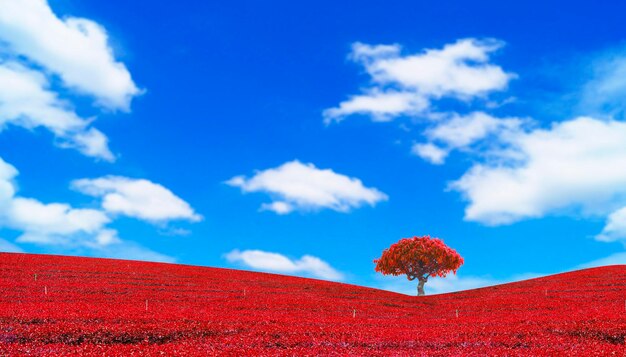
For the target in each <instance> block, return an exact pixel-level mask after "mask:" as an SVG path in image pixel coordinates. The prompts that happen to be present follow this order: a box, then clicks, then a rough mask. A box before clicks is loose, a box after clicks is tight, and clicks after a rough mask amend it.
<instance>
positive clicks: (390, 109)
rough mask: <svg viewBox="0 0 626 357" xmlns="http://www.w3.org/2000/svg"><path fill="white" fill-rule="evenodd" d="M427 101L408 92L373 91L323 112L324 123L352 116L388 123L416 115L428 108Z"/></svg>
mask: <svg viewBox="0 0 626 357" xmlns="http://www.w3.org/2000/svg"><path fill="white" fill-rule="evenodd" d="M429 105H430V103H429V101H428V100H427V99H426V98H425V97H423V96H420V95H416V94H415V93H409V92H397V91H386V92H383V91H381V90H379V89H373V90H371V91H369V92H368V93H366V94H360V95H355V96H352V97H351V98H350V99H349V100H347V101H344V102H341V103H339V107H337V108H330V109H326V110H325V111H324V114H323V115H324V123H326V124H330V123H332V122H333V121H341V120H342V119H343V118H344V117H345V116H348V115H352V114H362V115H370V116H371V118H372V120H373V121H377V122H385V121H390V120H392V119H393V118H394V117H396V116H399V115H418V114H419V113H422V112H423V111H424V110H426V109H427V108H428V106H429Z"/></svg>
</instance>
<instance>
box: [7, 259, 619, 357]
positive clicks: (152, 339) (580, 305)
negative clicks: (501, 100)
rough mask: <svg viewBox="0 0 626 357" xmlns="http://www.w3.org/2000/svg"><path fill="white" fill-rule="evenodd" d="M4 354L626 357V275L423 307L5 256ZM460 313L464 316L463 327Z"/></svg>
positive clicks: (257, 280)
mask: <svg viewBox="0 0 626 357" xmlns="http://www.w3.org/2000/svg"><path fill="white" fill-rule="evenodd" d="M0 292H1V294H0V355H1V356H4V355H21V354H33V355H63V354H83V355H84V354H91V355H103V356H104V355H106V356H111V355H130V354H134V355H160V354H166V355H215V354H220V355H221V354H226V355H233V356H235V355H237V356H239V355H319V354H323V355H347V354H352V355H526V356H527V355H546V356H548V355H549V356H553V355H579V356H592V355H611V354H615V355H619V356H623V355H626V347H625V345H624V342H625V338H626V266H610V267H603V268H595V269H588V270H582V271H576V272H572V273H565V274H560V275H554V276H550V277H545V278H539V279H533V280H527V281H523V282H518V283H512V284H506V285H500V286H495V287H490V288H483V289H477V290H471V291H465V292H460V293H454V294H444V295H436V296H426V297H421V298H417V297H411V296H405V295H400V294H394V293H391V292H386V291H380V290H375V289H369V288H363V287H358V286H352V285H345V284H338V283H331V282H324V281H319V280H311V279H303V278H295V277H287V276H280V275H271V274H262V273H253V272H245V271H236V270H228V269H216V268H202V267H193V266H183V265H171V264H157V263H141V262H132V261H123V260H108V259H92V258H73V257H59V256H45V255H27V254H8V253H0ZM457 311H458V317H457Z"/></svg>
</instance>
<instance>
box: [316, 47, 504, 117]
mask: <svg viewBox="0 0 626 357" xmlns="http://www.w3.org/2000/svg"><path fill="white" fill-rule="evenodd" d="M502 45H503V43H502V42H499V41H496V40H492V39H487V40H478V39H473V38H469V39H462V40H458V41H457V42H455V43H452V44H448V45H446V46H444V47H443V48H442V49H427V50H425V51H423V52H421V53H417V54H412V55H405V56H403V55H401V48H400V46H398V45H377V46H372V45H367V44H363V43H355V44H354V45H353V46H352V53H351V56H350V57H351V58H352V59H353V60H354V61H356V62H358V63H360V64H361V65H363V66H364V68H365V70H366V71H367V73H368V74H369V75H370V77H371V80H372V85H371V87H369V88H366V89H365V92H366V94H364V95H357V96H353V97H352V98H351V99H349V100H347V101H344V102H342V103H340V105H339V106H338V107H336V108H330V109H327V110H325V111H324V120H325V122H326V123H330V122H332V121H341V120H343V118H344V117H346V116H348V115H352V114H368V115H370V116H371V117H372V118H373V119H374V120H378V121H384V120H391V119H392V118H394V117H397V116H401V115H413V116H414V115H417V114H419V113H420V112H425V111H426V110H427V109H429V107H430V106H431V101H432V100H436V99H439V98H443V97H450V98H455V99H459V100H464V101H466V100H470V99H472V98H476V97H485V96H486V95H487V94H488V93H490V92H493V91H498V90H503V89H505V88H506V87H507V85H508V82H509V81H510V80H511V79H512V78H514V77H515V75H514V74H511V73H506V72H504V71H503V70H502V68H500V67H499V66H496V65H493V64H490V63H489V59H490V58H489V56H490V55H491V54H492V53H493V52H495V51H496V50H498V49H499V48H501V47H502Z"/></svg>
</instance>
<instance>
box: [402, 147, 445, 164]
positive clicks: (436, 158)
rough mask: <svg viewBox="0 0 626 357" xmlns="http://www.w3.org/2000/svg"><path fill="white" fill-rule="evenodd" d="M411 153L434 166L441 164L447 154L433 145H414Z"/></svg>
mask: <svg viewBox="0 0 626 357" xmlns="http://www.w3.org/2000/svg"><path fill="white" fill-rule="evenodd" d="M411 152H413V154H415V155H417V156H419V157H421V158H422V159H424V160H426V161H429V162H430V163H431V164H435V165H441V164H443V163H444V162H445V160H446V156H448V153H449V151H448V150H446V149H442V148H441V147H439V146H437V145H435V144H433V143H418V144H414V145H413V148H412V149H411Z"/></svg>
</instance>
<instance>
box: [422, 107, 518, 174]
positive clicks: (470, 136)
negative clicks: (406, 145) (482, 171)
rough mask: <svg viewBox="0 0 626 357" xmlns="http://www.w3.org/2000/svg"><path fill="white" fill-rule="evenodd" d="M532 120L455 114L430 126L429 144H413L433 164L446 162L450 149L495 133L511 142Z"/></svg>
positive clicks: (501, 139)
mask: <svg viewBox="0 0 626 357" xmlns="http://www.w3.org/2000/svg"><path fill="white" fill-rule="evenodd" d="M529 122H530V120H528V119H520V118H496V117H493V116H491V115H489V114H486V113H484V112H472V113H470V114H468V115H459V114H452V115H450V116H449V117H447V118H445V119H444V118H439V119H438V120H437V122H436V123H435V124H434V125H433V126H431V127H430V128H428V129H426V131H425V132H424V135H425V136H426V138H428V140H429V142H428V143H418V144H415V145H414V146H413V153H414V154H416V155H418V156H420V157H422V158H423V159H425V160H427V161H430V162H431V163H433V164H442V163H443V162H444V161H445V158H446V156H447V155H448V154H449V153H450V151H452V150H454V149H466V148H469V147H470V146H472V145H473V144H475V143H477V142H479V141H484V140H485V139H487V138H489V137H491V136H493V137H495V139H496V141H499V142H501V141H507V138H508V137H510V136H513V135H517V134H518V133H519V132H520V131H521V130H522V128H523V127H524V126H525V125H527V124H528V123H529Z"/></svg>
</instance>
